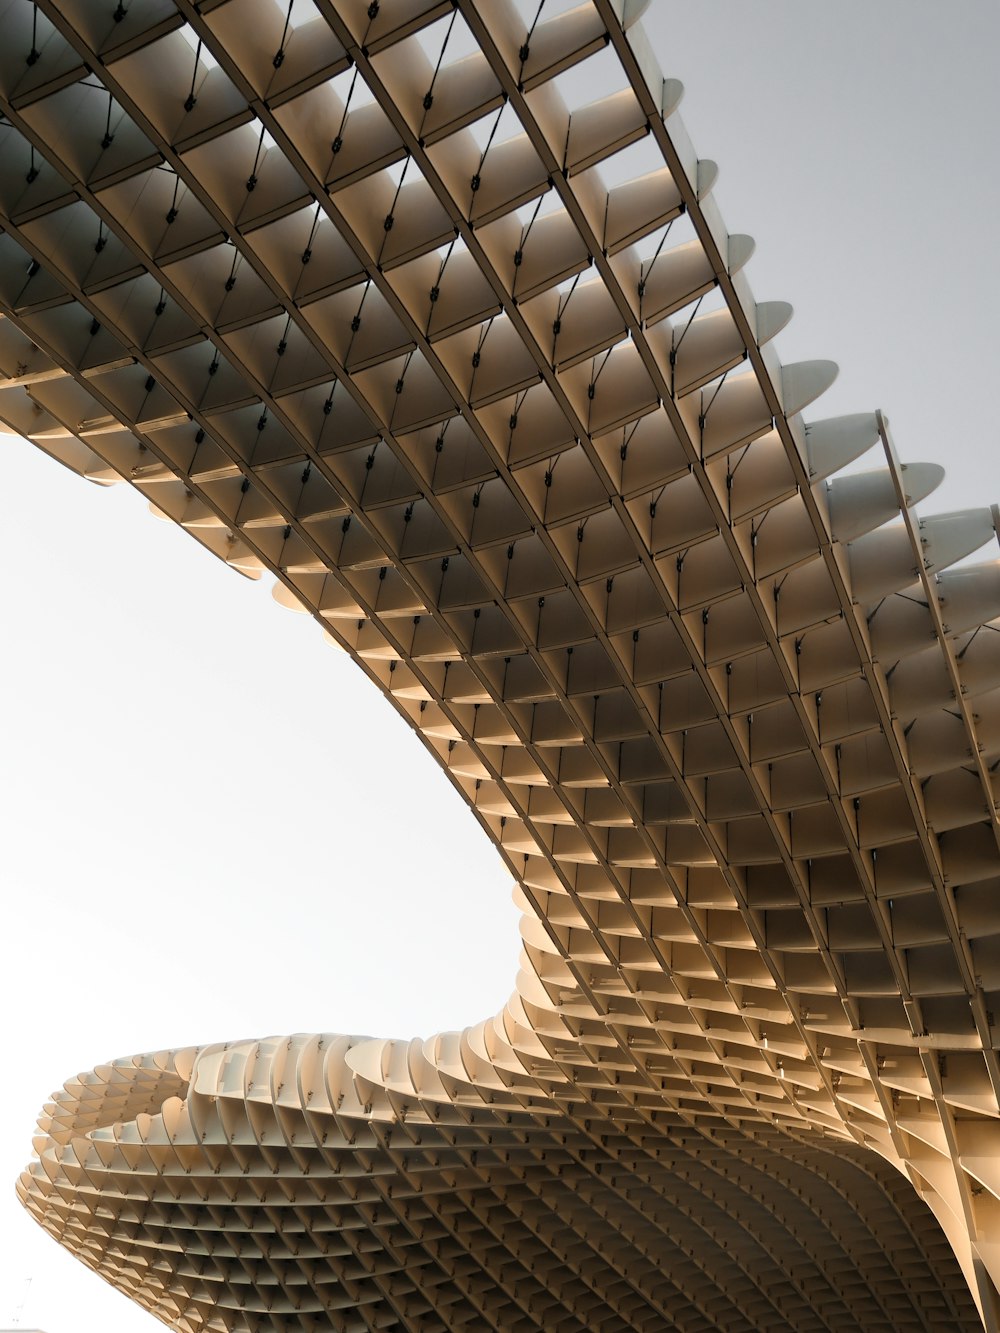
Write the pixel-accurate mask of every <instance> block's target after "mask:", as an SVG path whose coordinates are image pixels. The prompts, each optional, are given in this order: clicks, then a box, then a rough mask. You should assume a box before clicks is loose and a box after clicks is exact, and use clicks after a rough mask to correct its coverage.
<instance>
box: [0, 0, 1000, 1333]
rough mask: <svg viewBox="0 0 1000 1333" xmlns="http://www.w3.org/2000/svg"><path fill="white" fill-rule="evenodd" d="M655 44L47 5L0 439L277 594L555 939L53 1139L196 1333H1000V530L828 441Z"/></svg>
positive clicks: (37, 33)
mask: <svg viewBox="0 0 1000 1333" xmlns="http://www.w3.org/2000/svg"><path fill="white" fill-rule="evenodd" d="M640 8H641V6H636V5H633V4H629V3H627V0H626V3H620V2H619V3H614V2H613V0H592V2H590V0H588V3H585V4H583V5H579V6H577V7H576V8H572V9H566V8H565V7H564V6H562V5H543V6H542V7H541V10H540V12H539V13H538V14H537V15H536V14H535V6H533V5H532V6H531V14H530V15H525V14H523V13H522V12H521V9H520V8H519V6H518V5H516V4H514V3H509V2H508V0H490V3H489V5H488V6H486V5H482V6H480V5H477V4H476V3H473V0H458V3H457V4H456V5H454V6H453V5H451V4H450V3H449V4H441V3H436V4H431V3H426V2H424V0H413V2H412V3H410V2H409V0H408V2H407V3H405V4H403V3H395V4H392V5H390V4H383V5H381V6H380V5H378V4H374V5H368V4H362V3H358V2H357V0H338V3H335V4H334V3H331V2H330V0H315V3H312V2H311V0H308V2H307V0H296V3H295V4H293V5H292V6H291V8H289V9H288V10H287V14H286V10H285V7H284V6H282V7H281V8H280V9H279V7H278V6H277V5H275V4H273V3H272V2H271V0H221V3H206V0H202V3H201V4H200V5H198V6H195V5H193V4H190V3H187V2H186V0H176V4H175V3H173V0H171V2H170V3H168V2H167V0H163V3H157V4H152V5H144V6H139V5H135V6H132V7H131V8H129V9H127V10H126V9H125V7H124V6H119V9H118V10H114V11H112V10H111V9H109V10H108V12H107V13H104V11H101V13H100V15H98V14H97V13H96V12H95V10H94V8H93V6H91V5H90V4H88V3H85V2H84V0H59V2H58V3H54V2H53V0H41V3H40V4H39V5H38V6H37V16H36V18H35V21H34V27H32V24H31V22H27V23H26V22H25V15H26V14H27V18H28V19H29V20H30V19H31V13H30V10H29V7H28V6H26V5H24V4H23V3H22V0H14V3H12V4H10V5H9V6H8V7H7V10H6V12H5V14H4V21H5V22H6V23H7V24H8V25H9V30H10V31H11V32H12V33H14V37H13V38H12V40H11V42H10V43H9V45H8V47H7V48H6V49H5V51H4V52H3V53H0V110H2V112H3V114H4V117H5V122H4V123H3V124H2V125H0V136H2V153H3V164H4V165H3V169H2V172H0V226H2V228H3V233H2V235H0V310H2V312H3V319H2V320H0V370H2V371H3V372H4V374H5V375H6V380H5V381H4V383H3V384H2V385H0V418H2V419H3V420H4V421H5V422H6V423H7V425H8V426H9V427H10V428H11V429H12V430H14V431H16V432H18V433H20V434H22V435H25V436H26V437H28V438H29V439H31V440H32V441H33V442H35V443H36V444H37V445H38V446H39V447H41V448H43V449H45V450H46V451H47V452H49V453H50V454H52V455H53V456H54V457H55V458H57V459H58V460H59V461H61V462H63V463H65V464H66V465H67V466H69V467H71V468H73V469H74V470H75V471H77V472H79V473H81V474H82V475H84V476H87V477H89V478H90V479H91V480H94V481H97V482H100V483H109V482H113V481H115V480H118V479H120V478H124V479H126V480H128V481H129V482H131V484H133V485H134V486H136V487H137V488H138V489H139V490H140V491H141V492H143V494H145V495H146V496H147V497H148V498H149V500H150V502H151V504H152V506H153V507H154V509H155V510H156V511H157V512H158V513H160V514H163V515H165V516H167V517H169V518H171V519H173V520H174V521H175V522H177V523H179V524H180V525H181V526H183V527H185V528H186V529H187V530H188V531H189V532H190V533H191V534H192V535H193V536H194V537H196V538H197V539H198V540H199V541H201V542H202V543H203V544H204V545H205V546H207V547H208V548H209V549H210V550H212V551H213V552H214V553H215V554H216V555H218V556H220V557H221V558H222V559H224V560H226V561H227V562H228V563H229V564H231V565H233V567H234V568H236V569H238V570H240V571H241V572H243V573H245V574H249V575H250V576H251V577H255V576H258V575H259V574H260V573H261V572H262V571H264V570H267V571H270V572H272V573H273V574H274V575H276V577H277V582H276V583H275V594H276V596H277V597H278V598H279V600H281V601H283V602H284V603H285V604H287V605H289V606H291V607H294V608H296V609H304V610H306V611H308V612H310V613H311V614H312V615H313V616H314V617H316V619H318V620H319V622H320V623H321V624H322V625H323V627H324V629H325V630H326V632H327V633H328V634H329V635H330V637H331V638H332V639H333V640H334V641H335V642H336V643H337V644H339V645H340V646H341V647H342V648H344V649H346V650H347V651H349V652H350V653H351V654H352V656H353V657H354V658H355V660H356V661H357V662H358V663H359V665H360V666H361V667H362V669H363V670H365V671H366V673H367V674H368V675H369V676H370V677H371V678H372V679H373V680H375V681H376V682H377V683H378V684H379V685H380V686H381V688H382V689H383V691H384V692H385V693H386V695H387V696H388V697H389V698H390V699H391V700H392V701H393V702H394V704H395V705H396V707H397V709H398V710H399V712H400V713H401V714H402V715H403V716H404V717H405V718H406V719H407V720H408V721H409V722H410V724H411V725H412V726H413V727H414V728H415V729H416V730H417V731H418V732H419V734H420V735H421V736H422V738H423V739H424V741H425V743H426V745H427V746H428V748H429V749H430V750H431V751H432V752H433V753H434V754H435V755H436V756H437V758H438V759H439V761H440V763H441V765H442V766H443V767H444V769H445V770H446V772H447V773H448V774H449V776H450V778H451V779H452V781H453V783H454V784H455V785H456V787H457V788H458V789H459V790H460V791H461V792H462V793H463V794H464V796H465V797H466V799H467V800H468V802H469V804H470V805H471V806H472V808H473V809H474V811H475V812H476V814H477V815H478V817H479V819H480V821H481V823H482V825H483V827H484V828H485V829H486V831H487V833H488V834H489V836H490V837H491V838H492V840H493V842H494V844H495V845H496V846H497V848H498V849H499V851H500V853H501V855H503V857H504V858H505V860H506V862H507V864H508V865H509V866H510V868H511V871H512V873H513V875H514V876H515V878H516V880H517V883H518V885H519V888H518V894H519V900H520V902H521V905H522V907H523V910H524V928H523V935H524V951H523V962H522V970H521V972H520V974H519V976H518V980H517V987H516V991H515V994H514V996H513V998H512V1000H511V1001H510V1003H509V1004H508V1006H507V1008H506V1009H505V1010H504V1012H503V1013H502V1014H500V1015H499V1016H498V1017H497V1018H496V1019H494V1020H491V1021H490V1022H487V1023H484V1024H480V1025H479V1026H477V1027H473V1028H469V1029H466V1030H465V1031H464V1032H462V1033H460V1034H443V1035H441V1036H439V1037H437V1038H433V1039H431V1040H429V1041H427V1042H417V1043H411V1044H410V1045H406V1044H404V1043H398V1042H390V1041H385V1042H380V1041H373V1040H361V1039H347V1038H338V1037H332V1036H324V1037H297V1038H292V1039H284V1038H282V1039H280V1040H279V1039H270V1040H268V1041H265V1042H261V1043H259V1044H254V1043H251V1044H249V1045H235V1046H232V1047H230V1048H225V1049H218V1048H209V1049H206V1050H204V1051H202V1052H200V1053H198V1052H193V1051H188V1052H174V1053H171V1054H169V1055H161V1056H144V1057H137V1058H136V1059H134V1060H125V1061H121V1062H117V1063H116V1064H114V1065H112V1066H106V1067H103V1068H101V1069H98V1070H97V1071H95V1073H94V1074H92V1075H88V1076H84V1077H81V1079H80V1080H78V1081H76V1082H74V1083H71V1084H68V1085H67V1088H66V1089H65V1090H64V1092H63V1093H61V1094H59V1095H58V1096H57V1098H56V1100H55V1101H54V1103H53V1104H52V1105H51V1106H50V1107H49V1108H47V1110H46V1112H45V1114H44V1116H43V1119H42V1122H41V1126H42V1137H41V1138H40V1139H39V1140H38V1143H37V1148H38V1153H39V1159H38V1161H37V1162H36V1163H35V1164H34V1165H33V1166H32V1167H31V1168H30V1170H29V1171H28V1172H27V1173H26V1174H25V1176H24V1177H23V1178H22V1181H21V1185H20V1189H21V1194H22V1198H23V1199H24V1201H25V1203H26V1205H27V1206H28V1207H29V1209H30V1210H31V1211H32V1212H33V1213H34V1214H35V1215H36V1216H37V1217H38V1219H39V1220H40V1221H41V1223H42V1225H44V1226H45V1227H46V1228H47V1229H49V1230H50V1231H51V1232H52V1233H53V1234H55V1235H57V1236H58V1237H59V1238H60V1239H61V1240H63V1241H64V1243H66V1244H67V1245H69V1246H70V1248H72V1249H73V1250H74V1251H75V1252H76V1253H78V1254H79V1255H80V1257H81V1258H83V1259H84V1261H85V1262H87V1263H90V1264H91V1265H92V1266H93V1267H95V1268H97V1269H98V1271H100V1272H101V1273H102V1274H103V1275H104V1276H106V1277H108V1278H109V1279H110V1280H111V1281H113V1282H115V1283H116V1285H119V1286H121V1287H122V1288H123V1289H124V1290H127V1291H129V1292H130V1294H132V1295H133V1296H134V1297H135V1299H137V1300H138V1301H140V1303H142V1304H144V1305H145V1306H146V1307H147V1308H149V1309H152V1310H153V1311H154V1312H155V1313H157V1314H158V1315H159V1316H160V1317H161V1318H163V1319H164V1320H165V1321H166V1322H168V1323H171V1324H172V1325H173V1326H175V1327H177V1328H179V1329H184V1330H189V1331H190V1333H194V1330H201V1329H219V1330H254V1331H256V1330H263V1329H288V1330H291V1329H313V1328H329V1327H335V1328H344V1329H355V1328H357V1329H366V1328H387V1327H408V1328H415V1327H419V1328H421V1329H424V1328H427V1329H432V1328H441V1329H451V1328H480V1327H494V1328H502V1329H522V1328H523V1329H529V1328H544V1329H566V1330H570V1329H598V1328H601V1329H612V1328H615V1329H617V1328H648V1329H654V1328H656V1329H658V1328H663V1327H677V1328H680V1329H685V1330H691V1333H701V1331H702V1330H709V1329H726V1330H739V1329H747V1330H749V1329H794V1330H802V1331H806V1330H814V1329H815V1330H823V1329H828V1330H834V1329H836V1330H841V1329H847V1328H859V1329H864V1330H866V1331H867V1330H875V1329H880V1328H881V1329H886V1330H889V1329H892V1330H897V1329H911V1328H912V1329H914V1330H917V1329H927V1328H935V1327H937V1328H949V1329H950V1328H957V1327H973V1326H975V1325H976V1323H977V1320H978V1318H979V1317H981V1318H982V1321H983V1322H984V1323H985V1325H986V1326H987V1327H989V1328H991V1329H992V1328H996V1326H997V1323H996V1320H997V1310H996V1305H995V1288H994V1282H995V1281H996V1280H997V1279H998V1277H1000V1252H998V1250H997V1240H998V1239H1000V1232H998V1226H1000V1217H998V1210H1000V1169H998V1167H997V1165H996V1147H997V1132H996V1121H997V1115H998V1105H997V1089H998V1086H1000V1066H998V1063H997V1057H996V1053H995V1050H994V1044H995V1041H996V1025H995V1020H994V1010H995V1008H996V997H997V995H998V992H1000V914H998V912H997V909H996V906H995V897H996V891H997V883H998V875H1000V855H998V847H997V813H996V799H995V787H994V784H995V779H994V770H995V766H996V764H997V762H998V761H1000V702H998V700H1000V689H998V688H997V679H998V677H997V670H996V663H997V662H998V660H1000V656H998V655H1000V637H998V629H1000V562H997V561H990V562H987V563H981V564H961V565H959V564H958V562H959V561H961V560H963V559H964V557H966V556H968V555H970V554H971V553H973V552H975V551H977V550H979V549H980V548H981V547H983V546H985V545H987V544H988V543H992V542H993V541H994V540H995V526H994V524H995V511H994V510H990V509H983V510H977V511H969V512H966V513H962V514H947V515H937V516H933V515H923V516H921V517H918V516H917V514H916V513H915V510H914V505H915V504H917V503H918V502H920V501H922V500H923V499H925V498H926V496H927V495H928V494H930V492H931V491H932V490H933V489H934V487H935V486H936V485H937V483H938V481H939V480H940V475H941V474H940V469H938V468H936V467H935V466H933V465H924V464H919V465H913V466H910V467H907V466H905V465H902V464H900V463H899V461H898V459H897V457H896V454H895V451H894V449H893V446H892V443H891V440H890V437H889V433H888V428H887V424H886V422H885V419H884V418H883V417H882V416H881V414H879V413H870V414H861V415H858V416H852V417H846V418H837V419H833V420H830V419H827V420H824V419H822V418H821V417H820V418H819V419H816V420H811V419H810V420H808V421H807V420H806V419H805V418H804V417H803V415H802V414H803V412H806V411H807V410H810V405H811V404H812V403H813V402H814V400H815V399H816V398H818V397H819V396H820V395H821V394H822V392H823V390H824V389H825V388H826V387H828V385H829V384H830V383H831V381H832V379H833V377H834V375H835V373H836V367H834V366H832V364H831V363H828V362H809V363H804V364H798V365H790V366H782V365H781V364H780V362H779V361H778V358H777V356H776V354H775V353H774V350H773V346H772V345H771V339H772V338H773V337H774V336H775V335H776V334H777V333H778V332H779V330H780V329H781V328H782V327H783V325H784V324H785V322H787V319H788V318H789V316H790V313H791V312H790V308H789V307H788V306H786V305H785V304H784V303H783V302H767V303H764V304H758V303H756V302H755V301H754V300H753V298H752V296H751V295H750V291H749V287H748V286H747V283H746V280H745V278H744V276H743V272H742V270H743V266H744V265H745V263H746V262H747V260H748V258H749V255H750V252H751V250H752V242H750V241H749V239H748V238H746V237H743V236H738V235H729V234H728V233H727V232H726V231H725V229H724V228H723V226H722V223H721V221H720V219H719V217H718V214H717V211H716V210H715V208H714V205H713V202H712V198H711V187H712V184H713V182H714V179H715V175H716V171H715V167H714V164H712V163H709V162H705V161H699V160H698V159H697V158H696V157H695V155H694V153H693V151H692V149H691V147H690V144H689V142H688V140H687V137H686V135H685V133H684V130H683V126H682V125H681V123H680V120H679V117H678V115H677V112H676V105H677V101H678V100H679V95H680V89H679V85H677V84H676V83H675V82H674V81H672V80H665V79H664V78H663V76H662V74H661V72H660V70H659V66H658V64H657V62H656V59H655V56H654V54H653V53H652V51H651V49H650V47H649V43H648V41H647V39H646V37H645V35H644V33H643V31H642V27H641V24H640V23H638V22H636V21H635V11H636V10H637V9H640ZM532 20H534V21H532ZM22 39H23V40H22ZM18 41H21V43H22V45H24V46H25V49H24V51H21V49H20V47H19V46H18ZM29 57H33V58H29ZM581 90H585V93H586V96H587V97H588V98H591V97H595V94H596V97H595V100H593V101H588V102H586V103H584V102H582V101H581ZM870 450H873V451H874V452H875V454H876V456H877V461H876V462H875V464H874V465H873V466H872V468H871V469H870V470H869V471H866V472H857V471H854V470H852V471H850V472H848V473H846V474H843V470H844V469H845V468H849V467H850V465H851V464H852V463H853V462H854V461H855V460H856V459H858V458H860V457H861V456H862V455H864V454H865V453H866V452H868V451H870ZM838 474H843V475H838ZM953 566H955V567H954V568H953ZM893 1168H898V1170H894V1169H893ZM900 1173H901V1174H900ZM904 1176H905V1177H906V1179H905V1180H904V1178H903V1177H904ZM907 1180H908V1181H909V1184H907ZM914 1191H915V1193H914ZM916 1195H919V1196H920V1198H921V1199H922V1200H923V1201H924V1203H926V1204H927V1205H928V1206H929V1208H930V1210H931V1212H932V1213H933V1214H934V1217H935V1218H936V1219H937V1220H936V1223H935V1222H934V1221H933V1219H932V1218H931V1215H930V1213H928V1212H927V1210H926V1209H924V1207H923V1205H922V1204H921V1203H920V1202H919V1201H918V1199H917V1198H916ZM942 1232H943V1234H944V1236H945V1237H946V1238H947V1242H948V1244H949V1245H950V1247H951V1250H952V1251H953V1252H954V1258H953V1257H952V1255H951V1254H950V1253H949V1252H948V1250H947V1248H946V1247H945V1245H944V1242H943V1240H942V1234H941V1233H942ZM956 1260H957V1264H956V1262H955V1261H956ZM960 1273H962V1274H964V1279H965V1282H967V1284H968V1289H967V1288H966V1286H965V1285H964V1283H963V1279H962V1277H961V1276H960ZM970 1291H971V1297H970ZM977 1307H978V1315H977Z"/></svg>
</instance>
